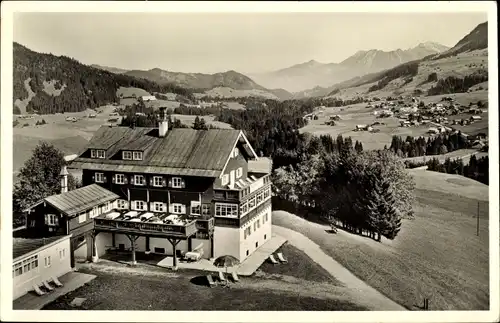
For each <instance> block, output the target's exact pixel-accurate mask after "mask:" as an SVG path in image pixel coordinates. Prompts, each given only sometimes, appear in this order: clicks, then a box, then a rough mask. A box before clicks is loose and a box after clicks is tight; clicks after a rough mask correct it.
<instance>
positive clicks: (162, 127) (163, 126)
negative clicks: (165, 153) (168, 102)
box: [158, 108, 168, 138]
mask: <svg viewBox="0 0 500 323" xmlns="http://www.w3.org/2000/svg"><path fill="white" fill-rule="evenodd" d="M167 132H168V120H167V113H166V112H165V108H160V121H159V124H158V135H159V136H160V138H163V137H165V135H166V134H167Z"/></svg>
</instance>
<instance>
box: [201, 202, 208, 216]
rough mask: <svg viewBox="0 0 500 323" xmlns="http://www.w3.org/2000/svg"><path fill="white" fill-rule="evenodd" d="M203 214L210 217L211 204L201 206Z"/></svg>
mask: <svg viewBox="0 0 500 323" xmlns="http://www.w3.org/2000/svg"><path fill="white" fill-rule="evenodd" d="M201 214H202V215H210V204H203V205H202V206H201Z"/></svg>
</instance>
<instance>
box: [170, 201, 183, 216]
mask: <svg viewBox="0 0 500 323" xmlns="http://www.w3.org/2000/svg"><path fill="white" fill-rule="evenodd" d="M172 213H175V214H183V213H185V208H184V205H182V204H179V203H172Z"/></svg>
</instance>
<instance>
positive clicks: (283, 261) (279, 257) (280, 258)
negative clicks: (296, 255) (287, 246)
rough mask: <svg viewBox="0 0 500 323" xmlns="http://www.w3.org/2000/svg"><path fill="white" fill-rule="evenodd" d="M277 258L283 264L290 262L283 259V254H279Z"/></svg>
mask: <svg viewBox="0 0 500 323" xmlns="http://www.w3.org/2000/svg"><path fill="white" fill-rule="evenodd" d="M277 256H278V260H279V261H281V262H282V263H287V262H288V260H286V259H285V257H283V253H281V252H278V254H277Z"/></svg>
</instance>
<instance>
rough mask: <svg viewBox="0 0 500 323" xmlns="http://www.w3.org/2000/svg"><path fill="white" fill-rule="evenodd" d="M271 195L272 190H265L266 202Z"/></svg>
mask: <svg viewBox="0 0 500 323" xmlns="http://www.w3.org/2000/svg"><path fill="white" fill-rule="evenodd" d="M270 193H271V192H270V190H269V189H267V190H265V191H264V200H265V199H267V198H268V197H269V195H270Z"/></svg>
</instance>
